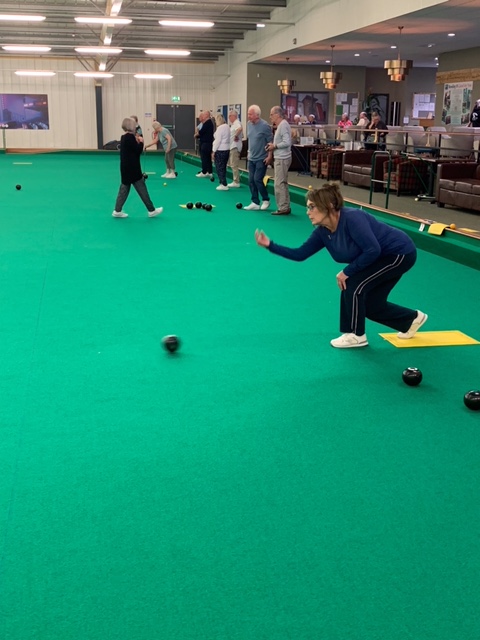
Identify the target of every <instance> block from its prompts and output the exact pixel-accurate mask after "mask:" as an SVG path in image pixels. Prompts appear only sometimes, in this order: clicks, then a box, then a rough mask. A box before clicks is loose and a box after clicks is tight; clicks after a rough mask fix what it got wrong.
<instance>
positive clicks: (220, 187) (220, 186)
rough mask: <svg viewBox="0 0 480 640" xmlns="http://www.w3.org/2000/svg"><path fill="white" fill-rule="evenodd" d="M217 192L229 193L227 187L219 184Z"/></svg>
mask: <svg viewBox="0 0 480 640" xmlns="http://www.w3.org/2000/svg"><path fill="white" fill-rule="evenodd" d="M217 191H228V187H226V186H225V185H224V184H219V185H218V187H217Z"/></svg>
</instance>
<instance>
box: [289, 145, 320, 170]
mask: <svg viewBox="0 0 480 640" xmlns="http://www.w3.org/2000/svg"><path fill="white" fill-rule="evenodd" d="M321 148H323V147H322V146H321V145H318V144H293V145H292V164H291V165H290V171H298V172H299V174H300V175H309V176H311V175H312V172H311V171H310V154H311V153H312V151H315V150H316V149H321Z"/></svg>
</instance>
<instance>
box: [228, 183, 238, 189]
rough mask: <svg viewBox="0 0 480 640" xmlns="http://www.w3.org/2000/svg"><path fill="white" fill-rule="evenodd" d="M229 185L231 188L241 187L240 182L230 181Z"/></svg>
mask: <svg viewBox="0 0 480 640" xmlns="http://www.w3.org/2000/svg"><path fill="white" fill-rule="evenodd" d="M227 187H230V189H238V188H239V187H240V183H239V182H230V183H229V184H227Z"/></svg>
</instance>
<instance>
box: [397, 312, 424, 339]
mask: <svg viewBox="0 0 480 640" xmlns="http://www.w3.org/2000/svg"><path fill="white" fill-rule="evenodd" d="M427 320H428V316H427V314H426V313H423V311H417V317H416V318H415V320H414V321H413V322H412V324H411V325H410V329H409V330H408V331H405V333H402V332H401V331H400V333H397V338H402V340H409V339H410V338H413V336H414V335H415V334H416V333H417V331H418V330H419V329H420V327H421V326H422V325H424V324H425V322H426V321H427Z"/></svg>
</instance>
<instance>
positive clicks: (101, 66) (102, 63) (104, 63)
mask: <svg viewBox="0 0 480 640" xmlns="http://www.w3.org/2000/svg"><path fill="white" fill-rule="evenodd" d="M106 68H107V63H106V62H101V63H100V64H99V65H98V70H99V71H105V69H106Z"/></svg>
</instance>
